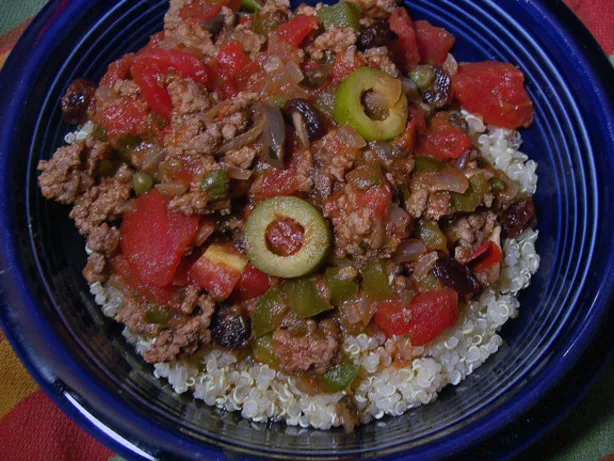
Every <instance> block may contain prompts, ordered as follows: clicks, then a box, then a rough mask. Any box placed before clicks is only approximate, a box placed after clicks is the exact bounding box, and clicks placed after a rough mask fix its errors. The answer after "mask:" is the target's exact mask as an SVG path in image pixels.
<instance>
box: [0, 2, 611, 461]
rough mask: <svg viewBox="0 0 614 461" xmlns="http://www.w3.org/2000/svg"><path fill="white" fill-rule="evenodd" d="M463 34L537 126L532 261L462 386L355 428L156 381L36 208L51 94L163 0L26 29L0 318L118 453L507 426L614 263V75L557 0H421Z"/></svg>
mask: <svg viewBox="0 0 614 461" xmlns="http://www.w3.org/2000/svg"><path fill="white" fill-rule="evenodd" d="M407 4H408V6H409V8H410V11H411V12H412V15H413V16H414V17H415V18H426V19H429V20H431V21H432V22H433V23H435V24H437V25H441V26H443V27H445V28H446V29H448V30H450V31H451V32H453V33H454V35H455V36H456V37H457V45H456V49H455V55H456V57H457V58H458V59H459V60H460V61H464V60H466V61H476V60H484V59H499V60H503V61H509V62H512V63H515V64H517V65H518V66H520V67H521V68H522V69H523V70H524V72H525V74H526V76H527V81H528V88H529V91H530V93H531V96H532V98H533V101H534V103H535V108H536V119H535V123H534V124H533V126H532V127H531V128H530V129H528V130H525V131H524V132H523V136H524V139H525V144H524V150H525V151H526V152H527V153H529V154H530V155H531V156H532V158H534V159H536V160H537V161H538V162H539V169H538V173H539V177H540V181H539V189H538V192H537V195H536V202H537V205H538V208H539V214H540V219H539V230H540V238H539V240H538V244H537V249H538V251H539V253H540V255H541V256H542V266H541V268H540V270H539V272H538V274H537V275H536V276H535V278H534V282H533V284H532V285H531V287H530V289H529V290H527V291H526V292H525V293H523V294H522V296H521V302H522V308H521V316H520V318H519V319H517V320H514V321H512V322H510V324H508V325H506V326H505V328H504V330H503V338H504V340H505V343H504V346H503V347H502V348H501V350H500V351H499V352H498V353H497V354H496V355H495V356H494V357H492V358H491V359H490V360H488V361H487V362H486V364H485V365H484V366H483V367H481V368H480V369H479V370H477V371H476V372H475V373H474V374H472V375H471V376H470V377H469V378H468V379H467V380H466V381H465V382H463V383H462V385H460V386H458V387H456V388H450V389H446V390H445V391H444V392H443V394H442V395H441V397H440V399H439V400H437V401H436V402H435V403H434V404H431V405H427V406H425V407H422V408H419V409H417V410H414V411H410V412H408V413H406V414H405V415H404V416H402V417H398V418H391V419H386V420H383V421H379V422H377V423H375V424H370V425H366V426H363V427H360V428H359V429H358V430H357V431H356V432H354V433H352V434H344V433H343V432H342V431H340V430H333V431H329V432H319V431H315V430H306V429H297V428H294V427H286V426H284V425H270V426H264V425H259V424H253V423H250V422H248V421H245V420H242V419H241V418H240V417H239V416H238V415H236V414H228V413H223V412H220V411H217V410H215V409H212V408H209V407H206V406H204V405H200V404H198V403H197V402H194V401H191V400H190V399H189V398H184V397H180V396H178V395H175V394H174V393H173V392H172V391H171V390H170V388H169V386H168V385H165V384H164V383H162V382H159V381H156V380H155V379H153V377H152V376H151V369H150V368H149V367H148V366H146V365H145V364H144V363H143V362H142V360H140V358H139V357H138V356H137V355H136V354H135V353H134V352H133V351H132V349H131V347H130V346H129V345H127V344H126V342H125V341H124V339H123V338H122V336H121V335H120V328H119V327H118V326H117V325H115V324H114V323H113V322H110V321H109V320H107V319H105V318H103V316H102V315H101V313H100V312H99V309H98V308H97V307H96V306H95V305H94V303H93V300H92V299H91V296H90V295H89V293H88V289H87V285H86V283H85V281H84V280H83V278H82V277H81V268H82V267H83V266H84V263H85V255H84V252H83V247H84V242H83V240H82V238H81V237H80V236H79V235H78V233H77V231H76V230H75V228H74V226H73V225H72V223H71V222H70V221H69V219H68V217H67V214H68V209H67V208H65V207H62V206H59V205H57V204H55V203H53V202H50V201H46V200H44V199H43V198H42V197H41V195H40V193H39V191H38V188H37V184H36V176H37V174H36V169H35V168H36V164H37V162H38V161H39V159H44V158H49V157H50V156H51V154H52V153H53V152H54V150H55V149H56V148H57V147H58V146H59V145H61V144H62V138H63V135H64V134H65V133H66V131H67V130H69V127H67V126H65V125H64V124H63V122H62V120H61V111H60V104H59V103H60V97H61V96H62V94H63V93H64V91H65V89H66V87H67V85H68V84H69V82H70V81H71V80H73V79H74V78H77V77H85V78H89V79H94V80H96V79H99V78H100V77H101V76H102V74H103V72H104V70H105V69H106V66H107V65H108V64H109V63H110V62H111V61H113V60H115V59H117V58H118V57H119V56H121V55H122V54H124V53H126V52H129V51H134V50H136V49H137V48H139V47H141V46H143V45H144V44H145V43H146V41H147V39H148V37H149V35H150V34H152V33H154V32H155V31H157V30H159V29H160V28H161V25H162V17H163V14H164V12H165V10H166V5H165V4H164V2H162V1H160V0H132V1H118V2H112V1H95V0H73V1H70V2H69V1H66V0H54V1H51V2H50V4H49V5H48V6H47V7H46V8H45V9H44V10H43V12H42V13H41V14H40V15H39V16H38V17H37V18H36V19H35V21H34V22H33V23H32V25H31V26H30V27H29V28H28V30H27V31H26V33H25V35H24V36H23V38H22V39H21V41H20V42H19V43H18V45H17V46H16V48H15V50H14V52H13V53H12V54H11V56H10V58H9V60H8V62H7V63H6V65H5V67H4V70H3V71H2V77H1V81H0V88H1V96H0V97H1V100H2V105H1V113H0V134H1V142H0V235H2V240H1V252H0V253H1V254H0V281H1V303H2V310H1V321H2V324H3V326H4V328H5V330H6V332H7V335H8V337H9V339H10V340H11V342H12V344H13V346H14V347H15V349H16V351H17V353H18V354H19V355H20V357H21V358H22V360H23V361H24V362H25V363H26V365H27V366H28V368H29V370H30V372H31V373H32V374H33V375H34V376H35V377H36V379H37V380H38V381H39V383H40V384H41V385H42V387H43V388H44V389H45V390H46V391H47V392H48V393H49V394H50V395H51V396H52V397H53V398H54V399H55V400H56V402H58V404H59V405H60V406H61V407H62V408H63V409H64V410H65V411H66V412H67V413H69V414H70V415H71V416H72V417H73V418H75V419H76V420H77V421H78V422H79V423H81V424H82V425H83V426H84V427H86V428H87V429H88V430H90V431H91V432H92V433H94V434H95V435H96V436H98V437H99V438H100V439H101V440H103V441H104V442H105V443H107V444H108V445H109V446H110V447H112V448H113V449H115V450H118V451H119V452H121V453H123V454H132V456H133V457H142V458H143V459H152V458H154V457H157V458H159V459H178V458H184V457H185V458H196V459H206V458H212V457H219V455H220V451H221V450H229V451H231V452H232V453H240V454H244V455H254V456H263V457H269V458H271V457H277V458H297V457H304V456H311V457H314V458H320V459H340V458H344V459H355V458H356V457H359V456H360V457H384V456H388V455H395V456H396V457H397V458H403V459H420V460H425V459H435V458H441V457H444V456H449V455H451V454H455V453H458V452H460V451H461V450H463V449H466V448H467V447H471V446H473V445H475V444H476V443H478V442H479V441H481V440H483V439H484V438H485V437H487V436H489V435H491V434H494V433H495V432H497V431H501V430H502V429H503V428H504V427H505V426H506V425H507V424H509V423H510V422H511V421H513V420H515V419H517V418H518V417H519V416H520V415H522V414H523V413H524V412H526V411H527V410H528V409H529V408H530V407H532V406H533V405H535V404H536V403H537V402H538V401H539V400H540V399H541V398H543V397H544V396H545V394H546V393H548V392H549V390H550V389H551V388H552V386H553V385H554V384H555V383H557V382H559V381H560V380H562V379H563V377H564V375H565V373H566V372H567V371H568V370H569V369H570V367H571V366H572V365H573V364H574V363H575V362H576V361H577V360H578V358H579V357H580V354H581V353H582V352H583V351H584V350H585V349H586V347H587V346H588V345H589V344H590V341H591V338H592V337H593V334H594V332H595V331H596V328H597V326H598V325H599V324H600V322H603V321H604V319H605V314H606V310H607V309H608V307H609V302H610V300H611V296H612V287H613V283H612V282H613V279H614V271H613V270H612V259H613V258H612V257H613V255H614V244H613V239H612V235H613V234H614V226H613V224H614V220H613V212H612V208H611V207H610V200H611V198H612V184H614V174H613V171H614V113H613V108H612V101H614V71H613V70H612V68H611V66H610V65H609V63H608V61H607V59H606V57H605V56H604V55H603V53H602V51H601V50H600V49H599V47H598V45H597V44H596V42H595V41H594V39H593V38H592V37H591V36H590V34H589V33H588V32H587V31H586V29H585V28H584V27H583V26H582V25H581V24H580V22H579V21H578V20H577V19H576V18H575V17H574V16H573V15H572V14H571V13H570V12H569V10H567V9H566V8H565V7H564V5H563V4H562V2H559V1H551V0H548V1H546V0H543V1H538V0H534V1H513V0H505V1H495V0H414V1H408V2H407Z"/></svg>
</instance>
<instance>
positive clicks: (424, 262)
mask: <svg viewBox="0 0 614 461" xmlns="http://www.w3.org/2000/svg"><path fill="white" fill-rule="evenodd" d="M438 259H439V256H437V252H436V251H431V252H430V253H428V254H425V255H424V256H422V257H421V258H420V259H419V260H418V262H417V263H416V265H415V266H414V274H416V275H417V276H418V277H424V276H425V275H426V274H428V272H429V271H430V270H431V269H432V268H433V266H434V265H435V263H436V262H437V260H438Z"/></svg>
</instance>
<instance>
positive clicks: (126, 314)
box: [115, 293, 164, 336]
mask: <svg viewBox="0 0 614 461" xmlns="http://www.w3.org/2000/svg"><path fill="white" fill-rule="evenodd" d="M149 308H151V303H150V302H149V301H147V300H146V299H145V298H143V297H142V296H139V295H129V294H128V293H124V303H123V306H122V308H121V310H120V311H119V312H118V313H117V315H116V317H115V320H117V321H118V322H121V323H123V324H124V325H126V326H127V327H128V328H130V330H131V331H132V332H133V333H135V334H138V335H143V336H156V335H158V334H159V333H160V332H161V331H162V329H163V328H164V326H163V325H162V324H159V323H151V322H147V320H146V313H147V309H149Z"/></svg>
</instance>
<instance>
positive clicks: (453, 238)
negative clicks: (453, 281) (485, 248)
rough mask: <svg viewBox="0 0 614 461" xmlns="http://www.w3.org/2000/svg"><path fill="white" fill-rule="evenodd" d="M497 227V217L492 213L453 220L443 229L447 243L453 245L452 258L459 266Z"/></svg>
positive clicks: (465, 261)
mask: <svg viewBox="0 0 614 461" xmlns="http://www.w3.org/2000/svg"><path fill="white" fill-rule="evenodd" d="M497 227H498V224H497V215H496V214H495V213H493V212H492V211H485V212H481V213H473V214H471V215H469V216H460V217H458V218H455V219H454V220H453V221H452V222H450V223H449V224H448V225H446V226H444V227H443V231H444V233H445V234H446V237H447V239H448V242H450V243H453V244H454V245H455V248H454V258H455V259H456V260H457V261H458V262H460V263H461V264H465V263H467V260H468V259H469V258H470V257H471V255H473V253H474V252H475V250H477V249H478V248H479V247H480V246H481V245H482V244H483V243H484V242H486V241H487V240H488V239H489V238H490V237H491V236H492V235H493V233H494V232H495V229H496V228H497Z"/></svg>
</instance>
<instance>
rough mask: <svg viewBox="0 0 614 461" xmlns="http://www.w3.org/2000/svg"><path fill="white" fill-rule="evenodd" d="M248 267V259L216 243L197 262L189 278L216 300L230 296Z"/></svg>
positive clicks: (226, 246) (230, 247)
mask: <svg viewBox="0 0 614 461" xmlns="http://www.w3.org/2000/svg"><path fill="white" fill-rule="evenodd" d="M246 266H247V258H246V257H245V256H243V255H242V254H241V253H239V252H238V251H237V250H235V249H234V248H233V247H232V246H230V245H228V244H219V243H214V244H212V245H210V246H209V248H207V250H206V251H205V253H204V254H203V255H202V256H201V257H200V258H199V259H198V261H196V262H195V263H194V264H193V265H192V267H191V268H190V271H189V278H190V279H191V280H193V281H194V282H195V283H197V284H198V285H199V286H200V287H201V288H204V289H205V290H207V291H208V292H209V294H210V295H211V296H212V297H213V298H214V299H216V300H223V299H226V298H228V297H229V296H230V294H231V293H232V291H233V290H234V288H235V285H236V284H237V283H238V282H239V279H240V278H241V274H242V273H243V271H244V270H245V267H246Z"/></svg>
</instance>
